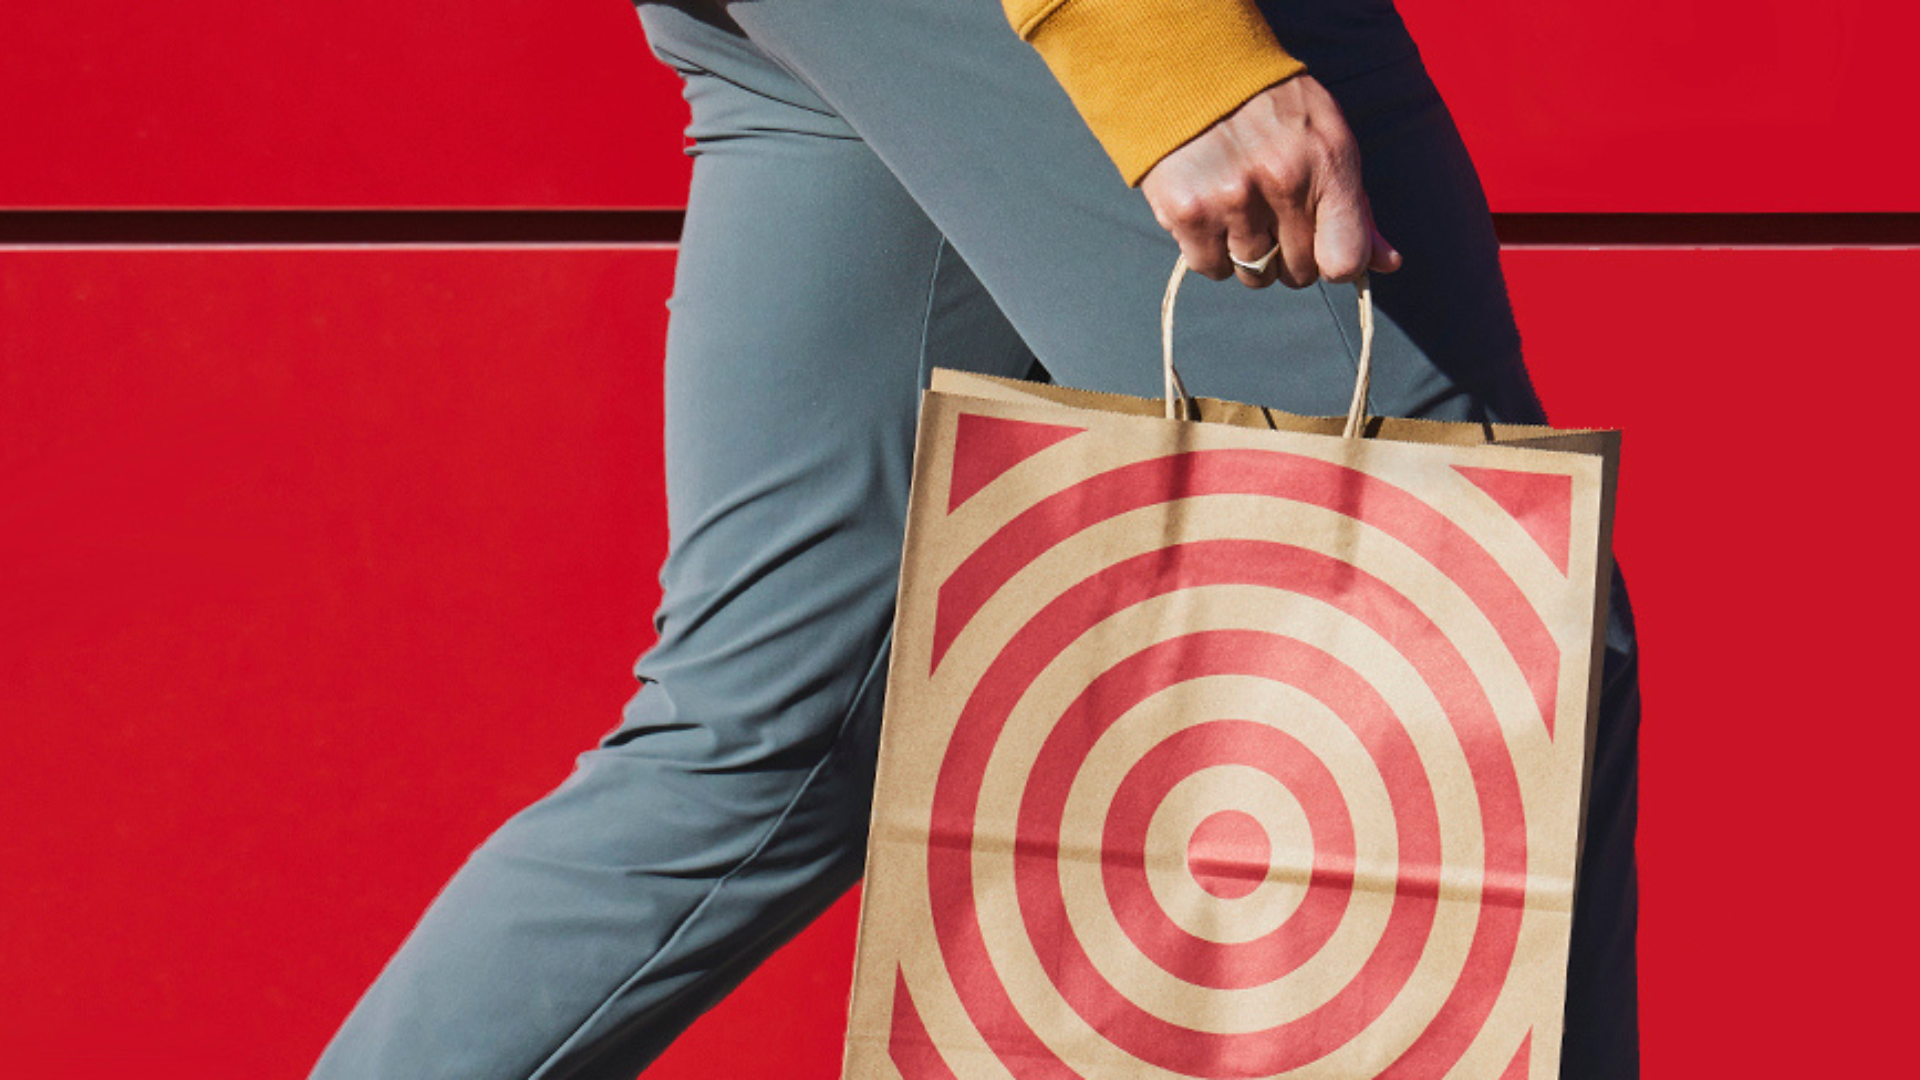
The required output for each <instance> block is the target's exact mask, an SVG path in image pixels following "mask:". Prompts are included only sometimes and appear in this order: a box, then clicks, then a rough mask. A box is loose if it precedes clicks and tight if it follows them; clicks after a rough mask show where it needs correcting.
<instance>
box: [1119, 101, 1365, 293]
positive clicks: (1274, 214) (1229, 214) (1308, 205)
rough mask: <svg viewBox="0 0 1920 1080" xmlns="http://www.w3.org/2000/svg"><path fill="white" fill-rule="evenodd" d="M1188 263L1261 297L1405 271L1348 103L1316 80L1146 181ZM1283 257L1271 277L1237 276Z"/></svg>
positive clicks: (1205, 137)
mask: <svg viewBox="0 0 1920 1080" xmlns="http://www.w3.org/2000/svg"><path fill="white" fill-rule="evenodd" d="M1140 190H1141V191H1142V192H1143V193H1144V194H1145V195H1146V197H1147V203H1148V205H1150V206H1152V207H1153V216H1154V218H1155V219H1157V220H1158V221H1159V222H1160V226H1161V227H1162V228H1164V229H1166V230H1167V231H1168V232H1169V233H1172V234H1173V238H1174V239H1175V240H1176V241H1178V242H1179V244H1180V250H1181V252H1183V253H1184V254H1185V255H1186V257H1187V265H1189V266H1191V267H1193V269H1195V270H1197V271H1199V272H1200V273H1202V274H1205V275H1206V276H1207V277H1210V278H1212V279H1213V280H1215V281H1220V280H1223V279H1225V278H1226V277H1228V276H1229V275H1237V276H1238V277H1239V279H1240V281H1241V283H1242V284H1245V285H1247V286H1249V287H1251V288H1255V289H1263V288H1266V287H1267V286H1268V285H1271V284H1273V283H1274V282H1275V281H1276V280H1277V281H1280V282H1283V283H1285V284H1286V285H1288V286H1290V287H1292V288H1295V289H1300V288H1305V287H1306V286H1308V285H1311V284H1313V283H1314V281H1315V280H1316V279H1317V278H1322V277H1324V278H1326V279H1327V280H1329V281H1341V282H1347V281H1353V280H1355V279H1356V278H1358V277H1359V276H1360V275H1361V274H1362V273H1364V272H1366V271H1368V270H1372V271H1374V272H1377V273H1388V272H1391V271H1393V270H1397V269H1399V268H1400V261H1401V260H1400V253H1399V252H1398V251H1395V250H1394V249H1393V246H1392V245H1391V244H1388V243H1387V241H1386V238H1385V237H1382V236H1381V235H1380V231H1379V230H1378V229H1376V228H1374V225H1373V211H1372V209H1371V208H1370V207H1369V206H1368V204H1367V194H1366V192H1365V191H1364V190H1362V188H1361V186H1360V148H1359V145H1358V144H1357V143H1356V142H1355V141H1354V138H1353V132H1352V131H1351V130H1349V129H1348V127H1347V122H1346V120H1345V118H1343V117H1342V116H1341V114H1340V106H1339V104H1338V103H1336V102H1335V101H1334V100H1333V95H1332V94H1329V93H1327V91H1326V88H1325V87H1323V86H1321V85H1320V83H1319V82H1318V81H1316V80H1315V79H1314V78H1313V77H1312V76H1310V75H1296V76H1294V77H1293V78H1291V79H1288V80H1287V81H1285V82H1282V83H1278V84H1276V85H1273V86H1270V87H1268V88H1267V89H1265V90H1262V91H1261V92H1260V93H1258V94H1255V95H1254V96H1253V97H1252V98H1249V99H1248V100H1247V102H1246V103H1245V104H1243V105H1241V106H1240V108H1238V109H1236V110H1235V111H1234V112H1233V113H1232V114H1230V115H1228V116H1227V117H1225V118H1223V119H1221V120H1220V121H1219V122H1217V123H1215V124H1214V125H1213V126H1212V127H1210V128H1208V129H1207V130H1205V131H1203V132H1201V133H1200V134H1199V135H1197V136H1195V137H1194V138H1193V139H1192V140H1190V141H1189V142H1187V143H1185V144H1184V145H1182V146H1180V147H1179V148H1178V149H1176V150H1174V151H1173V152H1172V153H1170V154H1168V155H1167V156H1166V157H1164V158H1161V159H1160V161H1159V162H1158V163H1157V164H1155V165H1154V167H1153V168H1152V169H1150V170H1148V172H1147V175H1146V176H1145V177H1144V178H1142V179H1141V181H1140ZM1276 241H1278V243H1279V252H1278V254H1276V255H1275V256H1274V257H1273V259H1272V260H1271V261H1270V263H1269V264H1268V265H1267V267H1266V269H1265V271H1264V272H1261V273H1254V272H1252V271H1250V270H1248V269H1247V268H1246V267H1236V266H1234V264H1233V259H1234V258H1235V257H1237V258H1239V259H1240V260H1241V261H1242V262H1249V263H1257V262H1259V261H1260V258H1261V256H1263V255H1265V254H1267V252H1269V251H1272V250H1273V248H1274V244H1275V242H1276Z"/></svg>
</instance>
